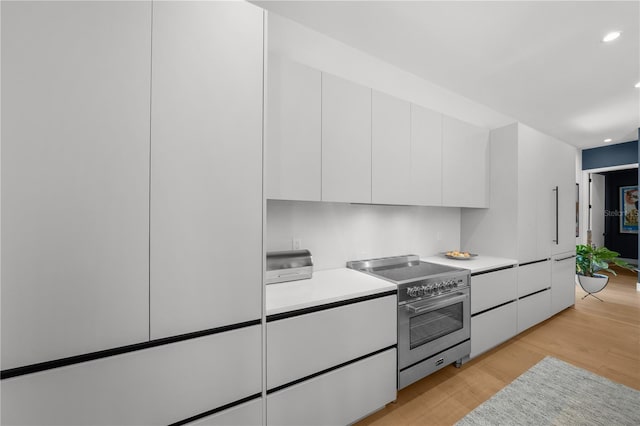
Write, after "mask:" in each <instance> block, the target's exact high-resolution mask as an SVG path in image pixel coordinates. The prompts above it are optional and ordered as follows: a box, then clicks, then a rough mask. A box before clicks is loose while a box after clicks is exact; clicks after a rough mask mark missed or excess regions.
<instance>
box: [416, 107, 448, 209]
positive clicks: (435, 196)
mask: <svg viewBox="0 0 640 426" xmlns="http://www.w3.org/2000/svg"><path fill="white" fill-rule="evenodd" d="M410 159H411V178H410V181H409V187H410V188H411V199H412V201H413V202H412V204H416V205H421V206H441V205H442V114H440V113H437V112H435V111H432V110H429V109H426V108H422V107H420V106H417V105H413V104H412V105H411V153H410Z"/></svg>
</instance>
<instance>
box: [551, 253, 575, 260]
mask: <svg viewBox="0 0 640 426" xmlns="http://www.w3.org/2000/svg"><path fill="white" fill-rule="evenodd" d="M574 257H576V255H575V254H572V255H571V256H568V257H562V258H560V259H555V261H556V262H562V261H563V260H569V259H573V258H574Z"/></svg>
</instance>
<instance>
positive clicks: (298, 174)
mask: <svg viewBox="0 0 640 426" xmlns="http://www.w3.org/2000/svg"><path fill="white" fill-rule="evenodd" d="M267 79H268V93H267V111H266V112H267V120H266V128H267V138H266V140H265V192H266V194H265V196H266V198H272V199H284V200H303V201H320V198H321V194H320V188H321V167H320V160H321V140H320V131H321V128H320V127H321V125H320V122H321V115H320V114H321V111H320V108H321V100H320V97H321V73H320V71H318V70H315V69H312V68H308V67H306V66H304V65H301V64H298V63H295V62H291V61H287V60H285V59H282V58H280V57H278V56H275V55H272V56H270V57H269V70H268V73H267Z"/></svg>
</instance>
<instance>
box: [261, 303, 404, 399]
mask: <svg viewBox="0 0 640 426" xmlns="http://www.w3.org/2000/svg"><path fill="white" fill-rule="evenodd" d="M397 308H398V304H397V298H396V296H395V295H393V296H386V297H382V298H378V299H373V300H369V301H364V302H359V303H354V304H350V305H345V306H340V307H337V308H332V309H327V310H324V311H319V312H314V313H311V314H307V315H301V316H295V317H291V318H287V319H283V320H278V321H273V322H269V323H268V324H267V389H272V388H274V387H277V386H280V385H283V384H286V383H289V382H292V381H294V380H298V379H301V378H303V377H305V376H308V375H311V374H314V373H317V372H319V371H322V370H325V369H327V368H330V367H334V366H336V365H339V364H341V363H343V362H347V361H351V360H353V359H355V358H358V357H360V356H363V355H367V354H369V353H371V352H374V351H376V350H379V349H382V348H385V347H388V346H391V345H394V344H395V343H396V339H397V337H396V333H397V326H396V323H397Z"/></svg>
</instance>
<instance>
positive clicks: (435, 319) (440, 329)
mask: <svg viewBox="0 0 640 426" xmlns="http://www.w3.org/2000/svg"><path fill="white" fill-rule="evenodd" d="M469 303H470V300H469V289H468V288H466V289H463V290H459V291H455V292H453V293H449V294H445V295H442V296H437V297H432V298H429V299H423V300H419V301H416V302H409V303H406V304H402V305H398V368H399V369H402V368H405V367H408V366H410V365H412V364H415V363H416V362H419V361H422V360H423V359H425V358H428V357H431V356H433V355H435V354H437V353H439V352H442V351H443V350H445V349H448V348H450V347H452V346H454V345H457V344H458V343H461V342H463V341H465V340H467V339H469V338H470V337H471V332H470V325H471V324H470V323H471V309H470V306H469Z"/></svg>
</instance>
